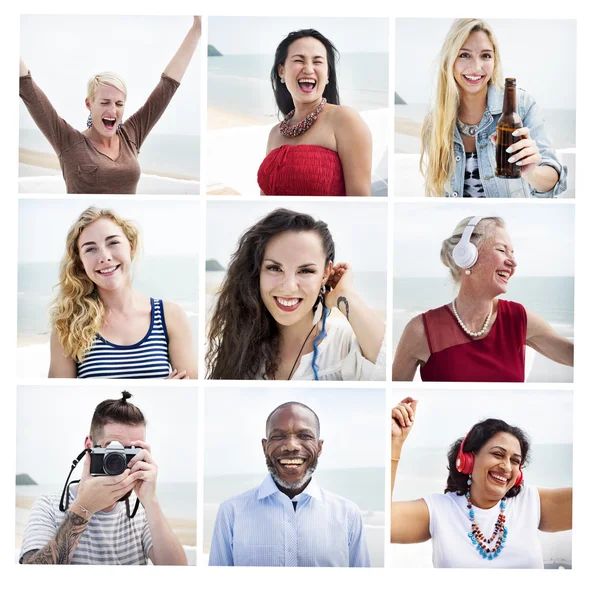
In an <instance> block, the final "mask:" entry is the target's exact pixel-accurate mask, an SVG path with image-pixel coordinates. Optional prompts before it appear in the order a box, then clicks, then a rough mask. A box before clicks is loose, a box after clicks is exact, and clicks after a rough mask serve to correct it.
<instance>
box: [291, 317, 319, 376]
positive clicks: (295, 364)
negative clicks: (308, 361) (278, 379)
mask: <svg viewBox="0 0 590 600" xmlns="http://www.w3.org/2000/svg"><path fill="white" fill-rule="evenodd" d="M317 326H318V324H317V323H314V324H313V325H312V327H311V329H310V330H309V333H308V334H307V337H306V338H305V341H304V342H303V344H302V345H301V348H300V350H299V354H298V355H297V358H296V359H295V362H294V363H293V366H292V367H291V372H290V373H289V377H287V381H290V380H291V377H293V371H295V367H296V366H297V361H298V360H299V357H300V356H301V353H302V352H303V348H305V344H307V340H308V339H309V336H310V335H311V332H312V331H313V330H314V329H315V328H316V327H317Z"/></svg>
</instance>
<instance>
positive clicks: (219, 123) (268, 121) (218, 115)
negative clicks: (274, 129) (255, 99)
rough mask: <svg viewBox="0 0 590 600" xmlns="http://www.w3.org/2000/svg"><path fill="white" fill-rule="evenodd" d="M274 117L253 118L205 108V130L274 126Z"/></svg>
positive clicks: (223, 110) (218, 109) (228, 111)
mask: <svg viewBox="0 0 590 600" xmlns="http://www.w3.org/2000/svg"><path fill="white" fill-rule="evenodd" d="M277 122H278V120H277V118H276V117H274V116H268V117H255V116H253V115H246V114H244V113H239V112H234V111H231V110H225V109H223V108H217V107H216V106H207V130H208V131H212V130H214V129H228V128H230V127H250V126H251V125H276V123H277Z"/></svg>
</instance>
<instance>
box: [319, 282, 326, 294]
mask: <svg viewBox="0 0 590 600" xmlns="http://www.w3.org/2000/svg"><path fill="white" fill-rule="evenodd" d="M325 293H326V284H325V283H322V287H321V288H320V295H321V296H324V295H325Z"/></svg>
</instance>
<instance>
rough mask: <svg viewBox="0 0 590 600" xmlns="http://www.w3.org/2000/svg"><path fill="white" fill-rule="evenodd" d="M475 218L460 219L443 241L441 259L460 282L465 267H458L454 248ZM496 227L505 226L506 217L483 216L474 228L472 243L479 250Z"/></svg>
mask: <svg viewBox="0 0 590 600" xmlns="http://www.w3.org/2000/svg"><path fill="white" fill-rule="evenodd" d="M471 219H473V216H471V217H467V218H465V219H462V220H461V221H459V224H458V225H457V227H455V230H454V231H453V235H452V236H451V237H449V238H447V239H446V240H444V241H443V243H442V245H441V248H440V260H441V261H442V264H443V265H445V267H448V268H449V271H450V272H451V277H452V278H453V281H454V282H455V283H459V282H460V281H461V275H462V273H463V269H462V268H461V267H458V266H457V264H456V263H455V261H454V260H453V249H454V248H455V246H456V245H457V244H458V243H459V241H460V240H461V236H462V235H463V232H464V231H465V227H467V224H468V223H469V221H471ZM496 227H502V228H504V227H505V223H504V219H502V218H501V217H485V218H483V219H482V220H481V221H480V222H479V223H478V224H477V225H476V226H475V227H474V229H473V232H472V233H471V238H470V239H469V241H470V242H471V243H472V244H475V246H476V248H477V249H478V250H479V249H480V248H481V247H482V246H483V245H484V244H485V242H486V240H487V239H488V238H489V237H490V235H491V232H492V230H495V229H496Z"/></svg>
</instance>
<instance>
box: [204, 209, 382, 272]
mask: <svg viewBox="0 0 590 600" xmlns="http://www.w3.org/2000/svg"><path fill="white" fill-rule="evenodd" d="M275 208H289V209H291V210H295V211H298V212H304V213H307V214H311V215H312V216H313V217H315V218H316V219H321V220H322V221H325V222H326V223H327V224H328V227H329V229H330V232H331V234H332V237H333V239H334V242H335V244H336V262H340V261H343V262H349V263H350V264H351V266H352V269H353V272H354V271H355V270H356V271H359V272H360V271H386V269H387V207H386V206H385V205H384V204H375V203H367V202H342V201H339V202H338V203H333V202H329V201H323V202H322V201H318V200H314V201H313V202H289V201H280V203H279V204H276V203H274V202H262V201H254V202H249V201H248V202H244V201H243V200H238V201H215V202H209V203H208V206H207V232H208V235H207V259H212V258H215V259H216V260H218V261H219V262H220V263H221V265H222V266H223V267H227V264H228V261H229V258H230V255H231V254H232V253H233V252H234V251H235V249H236V245H237V243H238V239H239V237H240V236H241V234H242V233H244V231H245V230H246V229H248V228H249V227H251V226H252V225H254V224H255V223H256V222H257V221H258V220H259V219H261V218H262V217H264V216H265V215H267V214H268V213H270V212H271V211H272V210H274V209H275ZM230 216H231V218H230Z"/></svg>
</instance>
